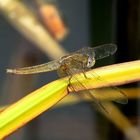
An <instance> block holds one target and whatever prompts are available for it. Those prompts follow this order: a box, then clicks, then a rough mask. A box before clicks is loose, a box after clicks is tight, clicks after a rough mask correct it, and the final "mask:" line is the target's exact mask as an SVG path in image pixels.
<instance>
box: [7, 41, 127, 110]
mask: <svg viewBox="0 0 140 140" xmlns="http://www.w3.org/2000/svg"><path fill="white" fill-rule="evenodd" d="M116 51H117V46H116V45H115V44H112V43H110V44H103V45H99V46H96V47H93V48H90V47H85V48H82V49H80V50H78V51H75V52H73V53H69V54H67V55H64V56H62V57H60V58H59V59H56V60H53V61H50V62H48V63H44V64H40V65H36V66H31V67H24V68H17V69H7V73H13V74H35V73H41V72H49V71H57V73H58V76H59V77H65V76H70V79H71V78H75V79H76V80H77V83H78V85H80V86H84V89H86V87H85V85H83V84H82V83H81V82H80V81H79V80H78V79H77V77H74V76H73V75H74V74H76V73H83V75H84V77H85V78H88V77H87V76H86V74H85V72H86V71H88V70H90V69H91V68H92V67H93V66H94V65H95V63H96V60H99V59H103V58H105V57H108V56H110V55H113V54H114V53H115V52H116ZM94 77H96V78H97V79H98V80H103V79H102V78H101V77H100V76H97V75H96V74H95V75H94ZM70 79H69V82H70ZM105 81H106V80H105ZM106 82H107V81H106ZM110 88H112V89H113V90H115V93H117V94H118V95H119V97H121V98H118V99H115V100H113V101H115V102H117V103H121V104H127V102H128V99H127V96H126V95H125V93H124V92H123V91H121V90H120V89H119V88H117V87H114V86H111V85H110ZM75 91H76V90H75ZM116 91H117V92H116ZM86 93H87V94H89V95H90V97H92V98H93V99H94V102H95V103H96V104H97V105H98V106H99V107H100V108H101V109H102V110H105V112H107V111H106V109H105V108H104V106H103V105H102V103H101V101H100V100H99V99H96V97H95V96H94V94H93V93H91V91H90V90H86ZM103 96H104V95H103ZM116 96H117V95H116Z"/></svg>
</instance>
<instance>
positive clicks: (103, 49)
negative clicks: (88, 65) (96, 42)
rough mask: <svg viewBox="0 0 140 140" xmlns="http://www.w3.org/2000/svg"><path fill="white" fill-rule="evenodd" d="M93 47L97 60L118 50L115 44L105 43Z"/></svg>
mask: <svg viewBox="0 0 140 140" xmlns="http://www.w3.org/2000/svg"><path fill="white" fill-rule="evenodd" d="M92 49H93V52H94V53H95V60H98V59H102V58H105V57H108V56H110V55H113V54H114V53H115V52H116V51H117V46H116V45H115V44H104V45H100V46H97V47H94V48H92Z"/></svg>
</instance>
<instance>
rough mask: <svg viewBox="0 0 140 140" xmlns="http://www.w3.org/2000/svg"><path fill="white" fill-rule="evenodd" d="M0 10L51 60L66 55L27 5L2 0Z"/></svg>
mask: <svg viewBox="0 0 140 140" xmlns="http://www.w3.org/2000/svg"><path fill="white" fill-rule="evenodd" d="M0 9H1V12H2V14H3V15H4V16H5V17H6V18H7V19H8V20H9V21H10V23H11V24H12V25H13V26H14V27H15V28H16V29H17V30H18V31H19V32H20V33H22V34H23V35H24V36H25V37H26V38H27V39H29V40H30V41H32V42H33V43H34V44H35V45H37V47H38V48H39V49H41V50H42V51H43V52H45V53H46V54H47V55H48V56H49V57H50V58H51V59H56V58H59V57H61V56H63V55H64V54H65V53H66V51H65V50H64V49H63V48H62V47H61V46H60V45H59V44H58V43H57V42H56V41H55V40H54V39H53V38H52V37H51V35H50V34H49V33H48V32H47V30H45V28H44V27H43V26H42V24H41V23H40V22H39V21H38V19H37V18H36V17H35V15H34V14H33V13H32V12H31V10H29V9H28V8H27V6H26V5H25V4H23V3H22V2H20V1H19V0H4V1H3V0H0Z"/></svg>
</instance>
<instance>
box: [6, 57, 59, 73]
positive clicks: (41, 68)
mask: <svg viewBox="0 0 140 140" xmlns="http://www.w3.org/2000/svg"><path fill="white" fill-rule="evenodd" d="M59 67H60V63H59V60H54V61H50V62H48V63H44V64H41V65H36V66H31V67H24V68H17V69H7V73H13V74H34V73H41V72H48V71H54V70H57V69H58V68H59Z"/></svg>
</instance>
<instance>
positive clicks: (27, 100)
mask: <svg viewBox="0 0 140 140" xmlns="http://www.w3.org/2000/svg"><path fill="white" fill-rule="evenodd" d="M67 84H68V82H67V81H65V80H58V81H54V82H52V83H50V84H48V85H45V86H43V87H41V88H40V89H38V90H36V91H34V92H32V93H31V94H29V95H27V96H26V97H24V98H23V99H21V100H19V101H18V102H16V103H15V104H13V105H11V106H9V107H8V108H6V109H5V110H4V111H2V112H1V114H0V139H3V138H5V137H6V136H7V135H9V134H10V133H12V132H13V131H15V130H16V129H18V128H19V127H21V126H23V125H25V124H26V123H27V122H28V121H30V120H32V119H33V118H35V117H36V116H38V115H39V114H41V113H42V112H44V111H45V110H47V109H49V108H50V107H51V106H53V105H54V104H56V103H57V102H58V101H60V100H61V99H62V98H63V97H64V96H66V95H67V94H68V93H67Z"/></svg>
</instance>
